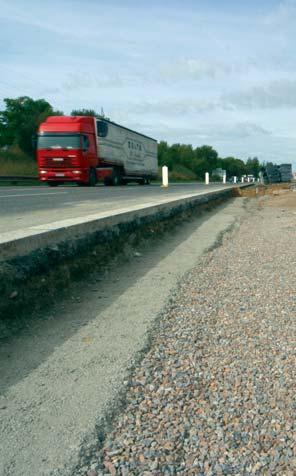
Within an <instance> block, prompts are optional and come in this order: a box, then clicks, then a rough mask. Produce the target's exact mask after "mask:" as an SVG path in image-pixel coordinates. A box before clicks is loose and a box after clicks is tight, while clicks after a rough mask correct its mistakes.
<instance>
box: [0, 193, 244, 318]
mask: <svg viewBox="0 0 296 476" xmlns="http://www.w3.org/2000/svg"><path fill="white" fill-rule="evenodd" d="M234 194H235V192H234V188H227V189H225V190H219V191H214V192H208V193H206V194H195V195H190V196H184V197H182V198H178V199H174V200H170V201H168V202H166V203H160V204H156V205H155V204H150V205H149V204H147V205H145V206H142V207H137V208H136V209H132V210H131V209H128V210H127V209H122V210H120V211H116V212H114V213H112V214H111V213H108V216H106V215H105V216H104V215H103V214H100V215H96V216H94V215H91V216H88V217H84V218H83V219H81V218H78V219H71V220H65V221H63V222H56V223H52V224H50V225H47V226H37V227H32V228H31V229H28V230H27V231H26V233H25V234H23V236H21V234H20V233H18V232H16V233H9V234H8V233H6V234H5V235H2V237H1V239H0V294H1V296H2V298H1V301H0V318H7V317H9V318H11V317H12V316H15V315H19V314H21V313H23V312H25V311H26V310H28V308H31V307H35V304H36V302H34V301H36V300H38V301H39V305H40V296H41V295H42V296H43V297H44V298H47V299H48V298H49V299H51V298H52V296H53V294H54V292H55V289H58V288H59V287H67V285H68V284H70V282H71V280H72V279H77V278H79V277H81V276H82V275H83V273H86V272H88V270H89V269H90V267H91V265H93V266H95V267H96V269H97V268H98V267H100V266H102V267H103V266H105V265H106V264H107V263H108V261H110V259H112V258H113V257H114V256H115V255H116V254H118V253H121V252H124V249H125V247H126V246H127V244H130V245H131V246H134V245H136V244H137V243H138V242H139V241H141V239H143V238H145V239H149V237H151V238H152V237H155V236H157V235H159V234H160V235H161V233H163V232H165V231H166V230H168V229H169V228H170V227H174V226H176V225H177V224H180V223H181V222H182V221H183V220H184V219H187V218H190V216H192V215H193V214H196V213H199V212H202V211H203V210H204V209H206V208H211V207H213V206H215V205H216V204H218V203H221V202H223V201H225V200H227V199H228V198H230V197H232V196H233V195H234ZM24 235H25V236H24Z"/></svg>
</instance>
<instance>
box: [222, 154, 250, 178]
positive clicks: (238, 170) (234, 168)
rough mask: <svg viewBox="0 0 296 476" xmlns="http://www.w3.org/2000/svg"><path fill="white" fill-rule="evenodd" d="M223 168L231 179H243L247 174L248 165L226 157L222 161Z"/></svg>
mask: <svg viewBox="0 0 296 476" xmlns="http://www.w3.org/2000/svg"><path fill="white" fill-rule="evenodd" d="M221 168H222V169H225V170H226V173H227V175H228V176H230V177H234V176H235V177H241V176H242V175H244V174H245V173H246V165H245V163H244V162H243V161H242V160H240V159H236V158H235V157H226V158H225V159H222V163H221Z"/></svg>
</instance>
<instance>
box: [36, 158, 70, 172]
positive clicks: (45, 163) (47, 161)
mask: <svg viewBox="0 0 296 476" xmlns="http://www.w3.org/2000/svg"><path fill="white" fill-rule="evenodd" d="M57 159H59V158H58V157H44V158H43V159H42V161H41V167H44V168H49V169H53V168H55V169H59V168H65V167H73V164H72V159H71V158H70V157H63V158H62V157H61V158H60V160H57Z"/></svg>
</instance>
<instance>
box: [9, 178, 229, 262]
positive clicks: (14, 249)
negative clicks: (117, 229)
mask: <svg viewBox="0 0 296 476" xmlns="http://www.w3.org/2000/svg"><path fill="white" fill-rule="evenodd" d="M234 188H235V187H227V188H217V189H215V190H214V191H211V192H206V193H204V192H199V193H195V194H187V195H183V196H181V197H178V198H177V199H176V198H173V199H166V201H165V202H164V201H163V200H162V201H158V202H156V203H148V204H145V205H141V206H136V207H135V206H133V207H128V208H123V209H120V210H118V209H117V210H115V211H110V212H108V214H107V213H99V214H94V215H88V216H85V217H79V218H73V219H72V218H71V219H67V220H63V221H57V222H53V223H50V224H46V225H38V226H34V227H30V228H28V229H26V230H25V232H24V231H16V232H8V233H3V234H2V235H0V262H3V261H6V260H8V259H13V258H14V257H21V256H25V255H28V254H29V253H31V252H32V251H34V250H36V249H38V248H44V247H47V246H53V245H56V244H58V243H60V242H62V241H64V240H66V239H68V238H71V240H73V239H75V238H79V237H81V236H83V235H86V234H88V233H93V232H96V231H100V230H102V229H104V228H108V227H111V226H115V225H118V224H119V223H126V222H128V221H131V220H134V219H137V218H142V217H145V216H149V215H153V214H156V213H158V212H164V213H165V212H166V211H169V210H171V209H173V208H177V207H179V206H182V205H186V204H188V203H192V205H196V204H197V203H198V202H200V203H205V202H208V201H212V200H214V199H215V198H217V197H218V196H219V197H220V196H221V195H229V193H232V192H233V189H234Z"/></svg>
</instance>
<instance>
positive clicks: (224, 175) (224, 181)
mask: <svg viewBox="0 0 296 476" xmlns="http://www.w3.org/2000/svg"><path fill="white" fill-rule="evenodd" d="M223 183H226V174H223Z"/></svg>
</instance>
